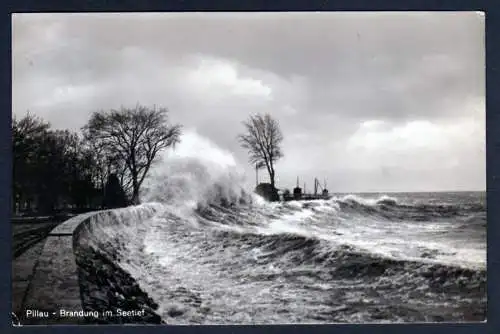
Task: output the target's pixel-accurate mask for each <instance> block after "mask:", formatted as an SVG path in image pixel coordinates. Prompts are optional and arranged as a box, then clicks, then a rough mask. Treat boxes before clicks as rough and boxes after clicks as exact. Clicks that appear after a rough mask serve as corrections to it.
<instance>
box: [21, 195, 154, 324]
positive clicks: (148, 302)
mask: <svg viewBox="0 0 500 334" xmlns="http://www.w3.org/2000/svg"><path fill="white" fill-rule="evenodd" d="M156 211H157V207H155V206H154V205H144V206H142V205H141V206H137V207H129V208H123V209H116V210H107V211H97V212H90V213H85V214H82V215H79V216H76V217H73V218H71V219H69V220H68V221H66V222H64V223H62V224H61V225H59V226H57V227H56V228H55V229H54V230H52V231H51V232H50V234H49V235H48V237H47V240H46V242H45V245H44V248H43V250H42V253H41V255H40V258H39V260H38V262H37V264H36V265H35V268H34V270H33V276H32V279H31V281H30V283H29V286H28V288H27V291H26V294H25V297H24V303H23V309H24V312H23V314H18V315H17V317H18V318H19V319H20V322H21V323H22V324H24V325H29V324H33V325H42V324H95V323H109V324H113V323H117V324H120V323H161V322H162V321H161V318H160V317H159V316H158V315H157V314H156V313H155V310H156V309H157V307H158V305H156V303H155V302H154V301H153V300H152V299H151V298H150V297H149V296H147V294H146V293H144V292H143V291H142V290H141V289H140V288H139V286H138V284H137V283H136V282H135V281H134V279H133V278H132V277H131V276H130V274H128V273H127V272H126V271H125V270H123V269H122V268H120V266H119V265H118V264H117V263H116V261H115V260H116V259H115V258H113V257H114V254H113V253H112V252H109V250H110V249H112V248H111V247H107V249H106V247H102V246H105V245H102V244H100V245H99V246H101V247H96V243H94V242H92V240H93V237H94V235H93V233H99V230H100V228H102V224H108V225H109V226H107V227H108V228H116V229H117V230H119V229H120V227H121V226H122V224H128V225H130V224H136V225H137V226H140V225H141V223H142V222H143V221H145V220H146V219H148V218H151V217H152V216H153V215H154V213H155V212H156ZM109 242H110V243H112V242H113V240H109ZM108 246H114V245H112V244H108ZM27 310H31V311H33V312H32V315H31V316H30V315H28V314H27V312H26V311H27ZM34 311H39V312H44V313H41V315H44V314H48V317H44V316H41V317H38V316H33V314H34ZM63 311H64V312H80V315H81V314H82V312H83V313H84V315H83V316H80V315H75V316H68V314H70V313H66V314H63ZM126 311H131V312H129V313H128V314H127V313H126ZM136 313H137V315H135V314H136ZM95 315H97V317H96V316H95ZM134 315H135V316H134Z"/></svg>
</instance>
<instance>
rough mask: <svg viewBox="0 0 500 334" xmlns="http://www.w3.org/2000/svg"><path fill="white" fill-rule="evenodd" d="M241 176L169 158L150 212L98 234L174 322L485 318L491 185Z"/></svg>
mask: <svg viewBox="0 0 500 334" xmlns="http://www.w3.org/2000/svg"><path fill="white" fill-rule="evenodd" d="M214 168H215V167H214ZM235 175H236V176H235ZM239 177H240V176H239V174H237V173H232V172H231V171H230V169H229V168H226V169H225V170H224V171H220V172H217V173H214V169H213V168H212V169H211V168H208V167H207V166H205V165H203V164H200V163H198V162H196V161H190V162H186V161H183V163H182V164H177V165H176V166H170V167H169V168H164V171H163V174H162V176H161V177H160V176H158V174H157V175H156V177H155V178H153V181H152V182H150V183H149V185H148V186H146V187H145V188H146V194H147V195H145V196H144V198H145V202H146V203H147V204H144V205H150V204H151V203H154V205H156V206H157V207H158V208H160V210H158V211H157V213H156V214H155V215H154V217H152V218H151V219H149V220H147V221H144V222H140V223H138V225H137V224H136V225H134V228H123V229H121V230H120V231H116V230H108V231H104V233H102V234H101V235H102V236H106V237H108V238H109V236H110V235H114V237H115V238H119V239H120V240H121V242H120V243H121V244H122V245H125V247H122V248H121V249H120V251H119V260H118V264H119V265H120V266H121V267H122V268H123V269H124V270H126V271H127V272H128V273H130V274H131V275H132V276H133V277H134V279H135V280H136V281H137V282H138V284H139V286H140V287H141V289H142V290H143V291H145V292H146V293H148V294H149V295H150V296H151V297H152V298H153V299H154V301H155V302H156V303H157V304H158V305H159V308H158V311H157V312H158V314H159V315H160V316H161V317H162V318H163V319H164V320H165V321H166V322H167V323H168V324H180V325H194V324H222V325H229V324H232V325H234V324H327V323H415V322H469V321H473V322H477V321H485V320H486V307H487V305H486V300H487V294H486V224H487V223H486V194H485V192H429V193H342V194H332V197H331V198H330V199H328V200H311V201H289V202H273V203H270V202H266V201H265V200H263V199H262V198H260V197H259V196H257V195H255V194H253V193H252V192H251V191H247V190H245V188H244V186H242V185H241V184H240V183H239V180H240V179H239Z"/></svg>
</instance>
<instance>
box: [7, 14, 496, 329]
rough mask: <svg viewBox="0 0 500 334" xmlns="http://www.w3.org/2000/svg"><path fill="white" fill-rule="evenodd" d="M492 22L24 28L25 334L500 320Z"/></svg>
mask: <svg viewBox="0 0 500 334" xmlns="http://www.w3.org/2000/svg"><path fill="white" fill-rule="evenodd" d="M485 114H486V110H485V16H484V13H481V12H472V11H470V12H465V11H464V12H404V11H399V12H210V13H209V12H205V13H203V12H190V13H187V12H186V13H182V12H176V13H173V12H172V13H167V12H164V13H161V12H155V13H153V12H151V13H146V12H142V13H141V12H137V13H131V12H128V13H15V14H12V152H13V153H12V165H13V172H12V177H13V179H12V200H11V211H12V219H11V226H12V319H13V325H15V326H28V325H58V324H61V325H62V324H66V325H67V324H76V325H96V324H103V325H105V324H144V325H147V324H163V325H241V324H244V325H279V324H338V323H344V324H345V323H347V324H364V323H381V324H392V323H436V322H452V323H454V322H485V321H486V320H487V319H486V311H487V292H486V285H487V284H486V283H487V281H486V257H487V250H486V249H487V247H486V246H487V245H486V230H487V223H486V153H485V146H486V143H485V133H486V130H485V128H486V124H485Z"/></svg>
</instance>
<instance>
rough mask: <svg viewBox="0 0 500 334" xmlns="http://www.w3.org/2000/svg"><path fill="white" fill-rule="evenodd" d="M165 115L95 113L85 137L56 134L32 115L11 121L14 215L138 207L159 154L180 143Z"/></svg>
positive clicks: (156, 112)
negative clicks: (149, 173)
mask: <svg viewBox="0 0 500 334" xmlns="http://www.w3.org/2000/svg"><path fill="white" fill-rule="evenodd" d="M180 135H181V127H180V126H179V125H170V124H169V122H168V112H167V110H166V109H162V108H160V109H157V108H148V107H144V106H141V105H137V106H136V107H135V108H133V109H128V108H121V109H120V110H110V111H100V112H95V113H94V114H92V116H91V117H90V120H89V121H88V123H87V124H86V125H85V126H84V127H83V128H82V131H81V132H78V133H76V132H70V131H67V130H53V129H51V127H50V124H49V123H47V122H45V121H44V120H42V119H40V118H38V117H36V116H34V115H32V114H30V113H28V114H26V115H25V116H24V117H23V118H21V119H19V120H18V119H15V118H14V119H13V122H12V145H13V187H12V190H13V201H12V204H13V210H14V212H17V211H22V210H27V211H32V210H35V209H36V211H37V213H39V214H42V213H45V214H48V213H53V212H55V211H57V209H59V208H65V209H67V208H69V207H72V208H75V209H78V210H88V209H95V208H102V207H118V206H124V205H126V204H128V203H139V202H140V199H139V193H140V187H141V185H142V183H143V181H144V179H145V177H146V174H147V172H148V171H149V169H150V167H151V165H152V164H153V163H154V161H156V159H157V157H158V153H159V152H160V151H161V150H162V149H165V148H167V147H170V146H173V145H175V144H176V143H178V142H179V140H180Z"/></svg>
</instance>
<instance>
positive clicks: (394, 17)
mask: <svg viewBox="0 0 500 334" xmlns="http://www.w3.org/2000/svg"><path fill="white" fill-rule="evenodd" d="M13 102H14V103H13V113H14V114H16V115H21V114H23V113H24V112H25V111H26V110H27V109H30V110H31V111H33V112H35V113H36V114H39V115H41V116H43V117H45V118H46V119H47V120H49V121H51V123H53V124H54V126H56V127H69V128H72V129H78V128H79V127H81V126H82V125H83V124H84V123H85V121H86V119H88V115H89V114H90V113H91V112H92V111H95V110H98V109H108V108H117V107H119V106H120V105H125V106H130V105H134V104H135V103H137V102H141V103H143V104H148V105H152V104H157V105H163V106H166V107H168V108H170V109H171V110H172V119H173V121H175V122H180V123H182V124H184V125H185V126H186V127H188V128H193V129H196V132H197V133H198V134H199V135H201V136H206V137H208V138H210V139H211V140H212V141H213V142H214V143H215V144H217V145H219V146H220V147H222V148H223V149H226V150H229V151H231V152H234V154H235V157H236V159H237V160H238V161H240V162H241V163H244V161H245V160H246V153H245V152H244V151H243V150H241V148H239V146H238V143H237V142H235V140H234V138H235V136H236V135H237V133H238V131H240V130H241V121H242V120H243V119H245V118H246V117H247V116H248V115H249V114H252V113H255V112H270V113H271V114H272V115H273V116H275V117H276V118H278V119H279V120H280V124H281V126H282V128H283V131H284V133H285V134H286V136H285V143H284V145H285V152H286V156H285V159H284V160H282V161H280V168H281V170H282V171H283V172H282V173H281V174H280V177H281V180H283V182H284V183H287V184H290V182H293V180H294V179H295V175H296V174H297V173H299V172H300V173H305V170H306V169H309V170H310V172H309V173H310V175H309V176H311V175H315V174H316V173H324V174H328V177H330V178H332V179H338V180H337V184H339V185H340V184H342V186H341V187H346V188H349V180H355V179H356V180H360V179H365V178H366V176H367V175H379V174H380V173H379V171H381V170H388V168H389V169H390V168H392V169H394V168H396V169H398V168H399V170H400V171H402V170H408V169H409V170H411V167H412V166H411V164H413V165H415V164H416V163H417V162H418V163H420V162H422V166H421V167H420V168H421V169H422V168H423V166H424V165H425V164H428V165H433V166H434V168H435V169H436V173H437V175H441V174H443V175H450V173H451V174H453V173H455V172H456V173H455V174H453V175H455V176H454V177H455V180H456V182H458V180H460V179H474V180H477V179H478V175H479V179H481V176H484V168H483V167H484V161H483V160H484V159H478V160H476V162H475V164H473V165H472V166H471V165H470V164H465V162H466V161H467V159H468V158H467V157H468V156H470V155H471V154H473V153H474V152H477V151H478V150H481V149H484V128H483V127H484V18H483V17H482V16H481V15H480V14H477V13H330V14H327V13H316V14H314V13H308V14H306V13H294V14H271V13H254V14H248V13H238V14H237V13H217V14H215V13H214V14H203V13H191V14H181V13H171V14H160V13H158V14H22V15H15V16H14V19H13ZM374 121H375V123H374ZM376 122H379V123H376ZM457 124H458V125H457ZM221 128H223V129H224V131H221ZM408 131H409V132H408ZM412 131H413V132H412ZM410 132H411V133H412V134H413V135H412V136H411V138H410V137H408V138H407V137H405V135H404V133H410ZM466 134H467V135H468V136H469V137H470V136H472V137H473V138H465V136H466ZM462 137H463V138H462ZM426 138H433V140H434V142H435V144H430V143H428V142H427V141H426ZM392 141H397V142H398V143H400V144H398V145H390V143H391V142H392ZM462 142H463V144H462V146H461V147H458V146H457V145H454V144H453V143H462ZM422 143H426V144H425V145H427V147H428V149H427V150H425V149H421V146H422V145H424V144H422ZM405 145H406V146H405ZM432 145H435V147H440V150H441V151H443V150H444V151H445V153H443V152H442V153H441V155H444V156H445V158H444V161H451V160H453V159H454V160H453V161H456V162H457V164H459V165H460V166H464V165H466V166H467V168H465V167H464V168H462V167H461V168H458V167H456V166H455V167H453V166H454V165H449V166H448V165H446V164H444V165H443V166H436V164H433V162H432V161H433V160H432V159H438V158H439V154H437V153H436V154H435V153H433V150H431V149H430V148H429V147H430V146H432ZM387 146H391V147H387ZM410 149H413V150H414V152H415V153H414V155H415V157H414V158H412V157H409V158H408V159H406V160H402V159H401V158H400V157H401V156H402V154H403V153H402V152H405V150H406V151H407V150H410ZM429 150H430V151H432V152H430V151H429ZM483 153H484V152H483ZM382 156H383V157H384V159H383V160H382V159H381V157H382ZM304 157H307V159H304ZM398 157H399V158H398ZM377 159H378V160H377ZM412 159H415V160H414V161H413V160H412ZM304 160H306V161H304ZM367 164H371V170H370V171H367V170H366V168H361V167H360V166H365V165H367ZM318 166H331V167H329V168H326V170H325V171H322V170H320V168H318ZM387 166H389V167H387ZM391 166H392V167H391ZM349 171H350V172H349ZM414 173H415V175H417V174H418V173H420V172H418V173H417V171H414ZM467 173H469V174H471V175H472V176H468V175H467ZM344 174H345V177H344ZM389 174H390V175H396V174H398V173H392V174H391V173H389ZM338 175H343V177H341V178H340V179H339V178H338V177H337V176H338ZM361 175H364V176H363V177H361ZM384 175H385V174H384ZM398 175H399V174H398ZM418 175H420V174H418ZM369 178H371V179H372V181H370V182H369V183H370V184H371V185H368V184H367V185H366V187H368V188H370V187H371V188H384V185H388V184H389V183H390V182H395V180H396V179H397V180H399V178H397V177H396V176H393V177H392V179H391V180H392V181H390V180H385V179H383V178H382V177H381V176H380V175H379V177H378V178H377V177H369ZM447 178H448V179H449V176H447ZM451 179H453V178H451ZM483 179H484V178H483ZM437 180H439V177H437ZM344 183H345V185H344ZM396 183H397V182H396ZM448 183H449V182H448ZM448 183H446V187H448V186H449V185H448ZM465 183H467V182H465ZM469 183H470V182H469ZM472 183H473V184H475V187H476V188H481V187H484V181H483V182H482V183H481V182H479V184H478V183H477V182H476V183H474V182H472ZM351 184H354V182H352V183H351ZM400 185H401V188H405V186H406V185H408V187H413V188H414V186H413V185H412V184H410V183H408V182H406V183H405V182H402V183H401V184H400ZM426 185H427V186H431V185H432V186H433V187H437V188H439V184H438V185H435V184H434V183H433V181H430V179H429V181H428V182H426ZM426 185H424V187H425V186H426ZM443 186H445V182H444V181H443ZM350 189H352V190H357V186H352V187H350ZM361 190H362V189H361Z"/></svg>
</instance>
